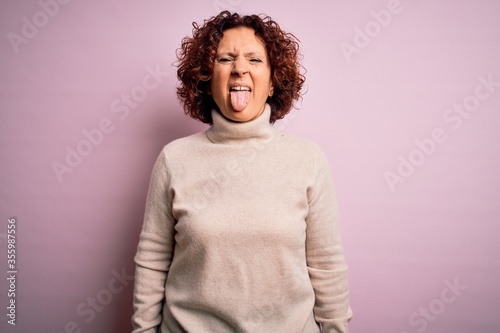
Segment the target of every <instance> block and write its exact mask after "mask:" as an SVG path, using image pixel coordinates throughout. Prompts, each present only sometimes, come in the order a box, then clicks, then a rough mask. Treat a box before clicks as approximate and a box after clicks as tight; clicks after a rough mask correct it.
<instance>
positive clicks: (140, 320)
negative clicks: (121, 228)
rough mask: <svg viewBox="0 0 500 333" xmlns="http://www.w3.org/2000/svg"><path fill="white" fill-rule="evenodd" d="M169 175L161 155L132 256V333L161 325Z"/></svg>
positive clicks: (170, 222) (168, 255)
mask: <svg viewBox="0 0 500 333" xmlns="http://www.w3.org/2000/svg"><path fill="white" fill-rule="evenodd" d="M169 183H170V180H169V173H168V166H167V161H166V157H165V152H164V151H162V152H161V154H160V155H159V157H158V159H157V160H156V163H155V165H154V168H153V171H152V174H151V180H150V184H149V190H148V195H147V199H146V210H145V215H144V222H143V225H142V230H141V233H140V237H139V245H138V247H137V254H136V255H135V263H136V270H135V282H134V314H133V316H132V326H133V331H132V333H140V332H144V333H156V332H157V331H158V328H159V326H160V324H161V321H162V308H163V304H164V298H165V282H166V279H167V272H168V270H169V267H170V263H171V260H172V256H173V249H174V225H175V219H174V218H173V216H172V211H171V207H172V204H171V203H172V198H171V194H170V193H169Z"/></svg>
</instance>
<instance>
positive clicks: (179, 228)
mask: <svg viewBox="0 0 500 333" xmlns="http://www.w3.org/2000/svg"><path fill="white" fill-rule="evenodd" d="M270 114H271V111H270V107H269V106H268V105H266V108H265V110H264V113H263V114H262V115H261V116H260V117H258V118H257V119H254V120H252V121H249V122H246V123H235V122H231V121H228V120H227V119H226V118H224V117H223V116H222V115H221V114H219V113H218V112H216V111H213V112H212V117H213V126H211V127H210V128H209V129H208V130H207V131H204V132H201V133H197V134H194V135H191V136H189V137H186V138H182V139H178V140H175V141H173V142H171V143H169V144H168V145H166V146H165V147H164V149H163V150H162V152H161V153H160V155H159V157H158V160H157V161H156V164H155V166H154V168H153V172H152V175H151V183H150V187H149V192H148V197H147V203H146V211H145V218H144V224H143V228H142V231H141V234H140V240H139V245H138V249H137V254H136V256H135V262H136V273H135V289H134V309H135V313H134V315H133V318H132V323H133V326H134V330H133V333H139V332H148V333H152V332H156V331H157V329H158V328H161V332H162V333H183V332H189V333H205V332H206V333H226V332H227V333H229V332H231V333H234V332H238V333H250V332H256V333H318V332H321V329H320V326H321V327H322V332H324V333H333V332H335V333H338V332H342V333H345V332H348V328H347V322H348V321H349V320H350V318H351V316H352V313H351V310H350V308H349V305H348V284H347V266H346V264H345V262H344V255H343V251H342V246H341V240H340V236H339V226H338V219H337V206H336V199H335V193H334V190H333V185H332V181H331V177H330V170H329V167H328V164H327V161H326V159H325V156H324V154H323V153H322V151H321V149H320V148H319V147H318V146H317V145H316V144H314V143H312V142H310V141H307V140H304V139H300V138H296V137H294V136H290V135H287V134H283V133H280V132H279V131H278V130H276V129H275V128H274V127H273V126H272V125H271V124H270V123H269V119H270Z"/></svg>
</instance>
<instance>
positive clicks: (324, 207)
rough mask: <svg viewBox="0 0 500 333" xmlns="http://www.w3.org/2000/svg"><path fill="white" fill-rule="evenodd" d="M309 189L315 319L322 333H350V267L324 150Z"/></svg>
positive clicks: (318, 155) (308, 245) (308, 244)
mask: <svg viewBox="0 0 500 333" xmlns="http://www.w3.org/2000/svg"><path fill="white" fill-rule="evenodd" d="M312 175H313V177H314V178H313V179H312V181H311V184H312V185H311V186H310V187H309V188H308V192H307V195H308V201H309V213H308V216H307V218H306V223H307V230H306V237H307V238H306V256H307V266H308V270H309V276H310V278H311V283H312V286H313V288H314V292H315V297H316V301H315V304H314V316H315V319H316V321H317V322H318V323H320V324H321V326H322V329H323V330H322V332H323V333H347V332H348V327H347V324H348V322H349V320H350V319H351V317H352V312H351V309H350V307H349V290H348V283H347V265H346V264H345V261H344V253H343V249H342V244H341V239H340V233H339V225H338V215H337V203H336V196H335V192H334V188H333V183H332V179H331V174H330V169H329V166H328V162H327V161H326V158H325V156H324V154H323V152H322V151H321V150H319V148H318V152H317V153H316V154H315V157H314V171H313V173H312Z"/></svg>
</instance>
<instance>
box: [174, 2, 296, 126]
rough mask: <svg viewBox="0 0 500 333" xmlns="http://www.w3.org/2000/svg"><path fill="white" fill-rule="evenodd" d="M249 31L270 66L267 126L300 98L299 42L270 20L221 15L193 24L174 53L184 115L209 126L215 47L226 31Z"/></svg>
mask: <svg viewBox="0 0 500 333" xmlns="http://www.w3.org/2000/svg"><path fill="white" fill-rule="evenodd" d="M236 27H249V28H252V29H253V30H254V31H255V34H256V36H257V37H259V38H260V39H261V40H262V42H263V43H264V45H265V46H266V50H267V53H268V57H269V62H270V65H271V81H272V83H273V87H274V93H273V95H272V96H271V97H269V98H268V99H267V103H269V105H270V106H271V119H270V122H271V123H274V122H275V121H276V120H277V119H281V118H283V117H284V116H285V115H286V114H287V113H288V112H290V110H291V108H292V107H293V104H294V102H295V101H296V100H297V99H299V97H301V89H302V85H303V84H304V81H305V77H304V75H303V74H302V73H301V69H302V68H303V67H302V65H301V64H300V61H299V60H300V57H301V56H300V54H299V43H298V42H299V40H298V39H297V38H296V37H295V36H294V35H293V34H291V33H287V32H284V31H283V30H281V28H280V26H279V25H278V23H276V22H275V21H273V20H272V19H271V18H270V17H269V16H263V15H262V16H259V15H245V16H240V15H239V14H237V13H233V14H231V13H230V12H229V11H223V12H221V13H220V14H219V15H217V16H214V17H212V18H210V19H208V20H205V22H204V24H203V25H202V26H199V25H198V24H197V23H196V22H193V37H185V38H183V39H182V43H181V47H180V48H179V49H178V50H177V59H178V63H177V67H178V69H177V78H178V79H179V81H180V84H179V86H178V87H177V97H178V98H179V100H180V101H181V103H182V104H183V107H184V111H185V112H186V114H188V115H190V116H191V117H193V118H195V119H198V120H200V121H202V122H204V123H207V124H212V114H211V111H212V109H213V108H217V105H216V104H215V102H214V100H213V98H212V96H211V95H210V94H209V93H208V92H209V88H210V79H211V78H212V73H213V68H214V62H215V58H216V53H217V46H218V44H219V41H220V40H221V39H222V36H223V33H224V31H225V30H228V29H231V28H236Z"/></svg>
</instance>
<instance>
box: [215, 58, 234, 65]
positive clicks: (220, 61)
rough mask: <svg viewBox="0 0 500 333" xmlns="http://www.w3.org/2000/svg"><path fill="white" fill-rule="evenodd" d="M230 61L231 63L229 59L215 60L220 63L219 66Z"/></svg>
mask: <svg viewBox="0 0 500 333" xmlns="http://www.w3.org/2000/svg"><path fill="white" fill-rule="evenodd" d="M230 61H231V59H230V58H219V59H217V62H219V63H221V64H223V63H228V62H230Z"/></svg>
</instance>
